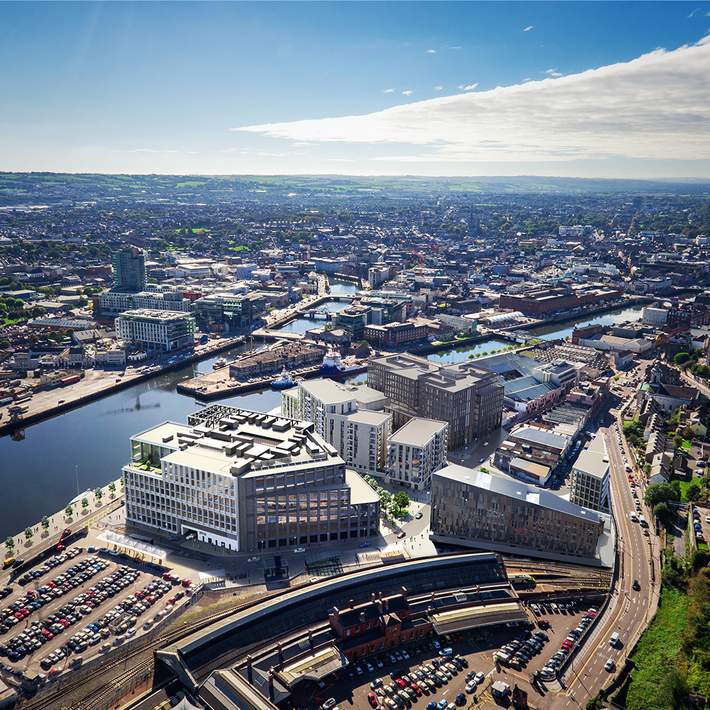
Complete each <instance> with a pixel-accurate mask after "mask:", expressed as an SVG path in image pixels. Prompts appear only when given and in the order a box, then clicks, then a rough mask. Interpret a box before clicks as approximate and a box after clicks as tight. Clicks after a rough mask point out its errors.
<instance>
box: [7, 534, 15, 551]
mask: <svg viewBox="0 0 710 710" xmlns="http://www.w3.org/2000/svg"><path fill="white" fill-rule="evenodd" d="M5 549H6V550H7V551H8V552H12V551H13V550H14V549H15V540H14V538H11V537H6V538H5Z"/></svg>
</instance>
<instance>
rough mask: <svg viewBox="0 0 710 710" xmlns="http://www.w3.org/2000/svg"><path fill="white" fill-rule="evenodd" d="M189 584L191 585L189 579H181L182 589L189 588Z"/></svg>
mask: <svg viewBox="0 0 710 710" xmlns="http://www.w3.org/2000/svg"><path fill="white" fill-rule="evenodd" d="M191 584H192V580H191V579H183V580H182V586H183V587H189V586H190V585H191Z"/></svg>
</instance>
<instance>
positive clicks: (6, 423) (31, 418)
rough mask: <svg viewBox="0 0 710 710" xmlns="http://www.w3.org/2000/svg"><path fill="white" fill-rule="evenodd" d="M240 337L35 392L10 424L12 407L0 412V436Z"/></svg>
mask: <svg viewBox="0 0 710 710" xmlns="http://www.w3.org/2000/svg"><path fill="white" fill-rule="evenodd" d="M243 342H244V338H243V337H242V336H239V337H234V338H219V339H218V340H211V341H209V342H208V343H206V344H205V345H199V346H197V347H196V348H195V351H194V353H192V354H191V355H190V356H189V357H183V358H180V359H179V360H177V361H175V362H167V363H165V364H163V365H157V364H155V365H150V366H146V367H142V368H141V369H135V370H125V371H124V372H122V373H119V372H117V371H111V370H86V374H85V376H84V377H83V378H82V379H81V380H80V381H79V382H77V383H75V384H73V385H69V386H68V387H61V388H56V389H51V390H45V391H43V392H37V393H36V394H34V395H33V396H32V399H30V400H28V401H27V402H24V403H23V405H24V406H26V407H27V411H26V412H24V413H23V414H22V415H20V416H19V417H16V418H14V419H12V420H10V413H9V410H10V408H11V407H12V406H13V405H12V404H10V405H8V406H5V407H2V408H0V436H2V435H4V434H8V433H11V432H13V431H16V430H18V429H22V428H24V427H26V426H29V425H30V424H35V423H37V422H40V421H42V420H44V419H48V418H49V417H53V416H56V415H57V414H62V413H63V412H67V411H69V410H71V409H75V408H77V407H81V406H83V405H84V404H87V403H88V402H91V401H93V400H96V399H100V398H102V397H106V396H107V395H110V394H112V393H114V392H117V391H119V390H122V389H125V388H127V387H132V386H133V385H136V384H137V383H139V382H142V381H145V380H149V379H152V378H155V377H157V376H159V375H161V374H164V373H166V372H170V371H172V370H178V369H180V368H182V367H185V365H189V364H191V363H195V362H199V361H201V360H204V359H206V358H209V357H211V356H213V355H216V354H218V353H220V352H223V351H225V350H229V349H230V348H233V347H236V346H237V345H241V344H242V343H243Z"/></svg>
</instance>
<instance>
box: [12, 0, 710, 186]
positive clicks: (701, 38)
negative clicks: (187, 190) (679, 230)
mask: <svg viewBox="0 0 710 710" xmlns="http://www.w3.org/2000/svg"><path fill="white" fill-rule="evenodd" d="M0 26H2V27H3V28H5V33H4V39H3V42H2V43H0V96H1V97H2V101H1V102H0V106H2V111H0V170H57V171H65V170H66V171H82V172H83V171H97V172H141V173H145V172H151V173H205V174H206V173H252V174H259V173H262V174H264V173H266V174H288V173H308V174H317V173H339V174H356V175H378V174H379V175H381V174H387V175H397V174H409V175H517V174H538V175H562V176H582V177H648V178H652V177H707V178H710V3H684V2H672V3H663V2H654V3H641V2H637V3H628V4H627V3H621V2H619V3H609V4H607V3H599V2H594V3H579V4H577V3H571V2H568V3H561V4H556V3H553V2H546V3H539V4H537V3H533V2H525V3H475V4H473V3H472V4H466V3H453V4H448V3H438V2H437V3H416V4H407V3H362V4H350V3H338V4H309V3H291V4H279V3H269V4H237V3H234V4H211V3H199V4H190V3H181V4H131V3H120V4H118V3H116V4H89V3H84V4H63V3H52V4H27V3H20V4H12V3H4V4H0Z"/></svg>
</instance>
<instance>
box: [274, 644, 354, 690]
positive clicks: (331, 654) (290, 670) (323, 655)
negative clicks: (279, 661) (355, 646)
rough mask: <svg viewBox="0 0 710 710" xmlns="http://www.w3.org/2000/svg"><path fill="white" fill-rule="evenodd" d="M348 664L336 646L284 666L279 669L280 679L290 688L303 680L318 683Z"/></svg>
mask: <svg viewBox="0 0 710 710" xmlns="http://www.w3.org/2000/svg"><path fill="white" fill-rule="evenodd" d="M347 664H348V659H347V658H345V656H344V655H343V654H342V653H341V652H340V651H339V650H338V649H337V648H336V647H335V646H327V647H326V648H323V649H321V650H320V651H316V653H312V654H310V655H308V656H305V657H303V658H299V659H298V660H297V661H295V662H294V663H290V664H289V665H287V666H284V667H283V668H282V669H281V670H279V671H278V675H279V678H280V680H282V681H283V682H284V684H285V685H287V686H288V687H289V688H291V687H293V686H294V685H295V684H296V683H298V682H299V681H302V680H311V681H313V682H315V683H318V682H319V681H321V680H322V679H323V678H325V677H326V676H329V675H330V674H331V673H335V672H336V671H339V670H341V669H342V668H344V667H345V666H346V665H347Z"/></svg>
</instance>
